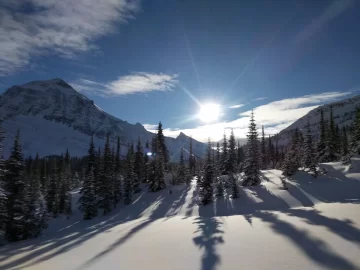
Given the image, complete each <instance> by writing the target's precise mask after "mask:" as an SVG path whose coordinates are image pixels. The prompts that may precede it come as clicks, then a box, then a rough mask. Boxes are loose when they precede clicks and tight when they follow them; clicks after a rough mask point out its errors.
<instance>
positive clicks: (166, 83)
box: [70, 72, 178, 96]
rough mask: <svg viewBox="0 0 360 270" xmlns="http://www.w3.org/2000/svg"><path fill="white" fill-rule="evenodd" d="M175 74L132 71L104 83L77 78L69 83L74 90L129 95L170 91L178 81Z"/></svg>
mask: <svg viewBox="0 0 360 270" xmlns="http://www.w3.org/2000/svg"><path fill="white" fill-rule="evenodd" d="M176 77H177V75H169V74H163V73H145V72H139V73H133V74H131V75H126V76H121V77H119V78H118V79H116V80H114V81H110V82H106V83H99V82H95V81H91V80H86V79H79V80H77V81H75V82H72V83H70V84H71V85H72V86H73V87H74V88H75V89H76V90H79V91H81V92H88V93H91V94H97V95H102V96H114V95H129V94H135V93H147V92H152V91H163V92H164V91H171V90H172V89H173V88H174V87H175V86H176V85H177V83H178V81H177V80H176Z"/></svg>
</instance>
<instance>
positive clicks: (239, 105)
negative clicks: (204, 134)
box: [229, 104, 245, 109]
mask: <svg viewBox="0 0 360 270" xmlns="http://www.w3.org/2000/svg"><path fill="white" fill-rule="evenodd" d="M243 106H245V104H236V105H232V106H230V107H229V109H238V108H241V107H243Z"/></svg>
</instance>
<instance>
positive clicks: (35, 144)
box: [0, 79, 206, 160]
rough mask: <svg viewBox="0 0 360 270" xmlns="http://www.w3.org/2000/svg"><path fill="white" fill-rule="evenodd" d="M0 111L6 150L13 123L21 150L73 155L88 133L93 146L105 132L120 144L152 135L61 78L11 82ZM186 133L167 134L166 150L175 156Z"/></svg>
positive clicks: (83, 147) (197, 149)
mask: <svg viewBox="0 0 360 270" xmlns="http://www.w3.org/2000/svg"><path fill="white" fill-rule="evenodd" d="M0 115H1V117H2V118H3V120H4V121H3V127H4V130H5V132H6V139H5V154H6V153H8V152H9V150H10V146H11V143H12V140H13V137H14V134H15V133H16V130H17V129H20V132H21V142H22V144H23V150H24V153H25V155H34V154H35V153H36V152H39V154H41V155H49V154H60V153H62V152H64V151H65V149H66V148H69V151H70V152H71V154H72V155H76V156H82V155H85V154H86V152H87V148H88V144H89V141H90V136H91V135H94V136H95V143H96V144H97V146H101V147H102V146H103V144H104V139H105V137H106V135H107V134H110V138H111V139H112V140H115V138H116V136H120V138H121V140H122V143H123V145H124V147H123V149H122V150H123V152H122V154H123V155H124V154H125V152H126V150H127V149H126V146H127V144H128V143H129V142H130V141H135V142H136V141H137V139H138V138H140V140H141V141H142V142H145V141H147V140H149V141H151V138H152V137H153V136H154V134H153V133H150V132H149V131H147V130H146V129H145V128H144V127H143V126H142V125H141V124H139V123H137V124H135V125H133V124H130V123H128V122H126V121H123V120H120V119H118V118H116V117H114V116H111V115H109V114H107V113H106V112H104V111H103V110H101V109H100V108H99V107H98V106H96V105H95V104H94V102H93V101H92V100H90V99H88V98H87V97H85V96H84V95H82V94H80V93H78V92H77V91H76V90H75V89H73V88H72V87H71V86H70V85H69V84H67V83H66V82H65V81H63V80H61V79H52V80H48V81H34V82H30V83H27V84H24V85H19V86H13V87H11V88H9V89H8V90H7V91H6V92H5V93H3V94H2V95H1V96H0ZM189 141H190V138H189V137H187V136H186V135H185V134H180V135H179V137H178V138H176V139H174V138H166V143H167V145H168V148H169V151H170V156H171V157H172V158H173V159H174V160H176V159H178V156H179V152H180V148H181V147H185V148H188V147H189ZM205 148H206V145H205V144H203V143H200V142H197V141H195V140H194V153H195V154H196V155H198V156H202V155H203V153H204V150H205Z"/></svg>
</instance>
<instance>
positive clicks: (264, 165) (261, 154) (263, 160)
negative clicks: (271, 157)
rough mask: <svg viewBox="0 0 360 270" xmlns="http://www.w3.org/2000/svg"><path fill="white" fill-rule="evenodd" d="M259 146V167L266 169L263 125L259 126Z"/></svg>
mask: <svg viewBox="0 0 360 270" xmlns="http://www.w3.org/2000/svg"><path fill="white" fill-rule="evenodd" d="M261 130H262V132H261V134H262V136H261V148H260V151H261V152H260V168H261V169H263V170H264V169H266V165H267V164H266V163H267V162H266V142H265V132H264V126H261Z"/></svg>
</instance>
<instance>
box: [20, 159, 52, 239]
mask: <svg viewBox="0 0 360 270" xmlns="http://www.w3.org/2000/svg"><path fill="white" fill-rule="evenodd" d="M40 165H41V164H40V158H39V155H38V154H36V157H35V160H34V162H33V163H32V168H31V174H29V175H28V183H27V192H28V194H27V199H28V201H27V209H26V218H25V220H26V229H25V232H26V233H25V234H24V237H23V238H28V237H33V236H37V235H39V233H40V232H41V230H42V229H45V228H47V220H48V214H47V209H46V202H45V199H44V196H43V194H42V192H41V182H40V177H41V176H40Z"/></svg>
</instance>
